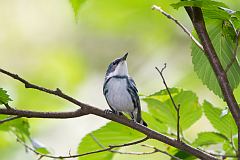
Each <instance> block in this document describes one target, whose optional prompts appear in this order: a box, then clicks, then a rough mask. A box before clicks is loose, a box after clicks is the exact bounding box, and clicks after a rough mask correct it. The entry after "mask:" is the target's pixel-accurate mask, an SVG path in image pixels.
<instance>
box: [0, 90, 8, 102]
mask: <svg viewBox="0 0 240 160" xmlns="http://www.w3.org/2000/svg"><path fill="white" fill-rule="evenodd" d="M9 101H11V98H10V97H9V95H8V94H7V91H5V90H4V89H2V88H0V105H1V104H7V103H8V102H9Z"/></svg>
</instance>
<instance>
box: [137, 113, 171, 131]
mask: <svg viewBox="0 0 240 160" xmlns="http://www.w3.org/2000/svg"><path fill="white" fill-rule="evenodd" d="M142 117H143V119H144V120H145V121H146V122H147V124H148V128H151V129H153V130H156V131H158V132H160V133H167V131H168V128H167V126H166V124H164V123H163V122H161V121H160V120H159V119H158V118H157V117H154V116H153V115H152V114H150V113H147V112H142Z"/></svg>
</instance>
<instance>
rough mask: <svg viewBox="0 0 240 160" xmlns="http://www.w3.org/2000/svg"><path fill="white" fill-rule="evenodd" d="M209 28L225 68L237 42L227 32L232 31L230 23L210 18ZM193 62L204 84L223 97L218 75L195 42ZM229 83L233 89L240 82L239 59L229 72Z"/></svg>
mask: <svg viewBox="0 0 240 160" xmlns="http://www.w3.org/2000/svg"><path fill="white" fill-rule="evenodd" d="M206 25H207V30H208V33H209V36H210V39H211V40H212V43H213V46H214V48H215V50H216V53H217V55H218V58H219V60H220V62H221V64H222V66H223V68H224V69H225V68H226V67H227V65H228V64H229V63H230V62H231V59H232V56H233V50H234V47H235V44H234V42H233V40H232V37H231V36H229V34H226V31H227V32H230V30H229V28H227V27H228V25H227V24H225V23H222V21H220V20H212V19H211V20H209V21H207V23H206ZM192 63H193V65H194V70H195V72H196V73H197V75H198V77H199V78H200V79H201V80H202V82H203V84H205V85H207V87H208V88H209V89H210V90H212V91H213V92H214V93H215V94H216V95H218V96H220V97H222V93H221V89H220V86H219V84H218V81H217V78H216V75H215V73H214V71H213V69H212V67H211V65H210V63H209V61H208V59H207V57H206V55H205V54H204V52H203V51H202V50H201V49H200V48H198V47H197V46H196V45H195V44H194V43H193V45H192ZM227 76H228V80H229V83H230V85H231V87H232V89H234V88H236V87H237V86H238V84H239V82H240V67H239V64H238V61H235V62H234V63H233V64H232V66H231V68H230V69H229V70H228V72H227Z"/></svg>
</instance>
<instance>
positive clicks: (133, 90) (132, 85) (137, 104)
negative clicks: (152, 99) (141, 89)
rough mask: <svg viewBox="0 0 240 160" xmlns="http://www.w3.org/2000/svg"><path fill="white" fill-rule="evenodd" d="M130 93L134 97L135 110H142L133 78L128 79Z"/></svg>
mask: <svg viewBox="0 0 240 160" xmlns="http://www.w3.org/2000/svg"><path fill="white" fill-rule="evenodd" d="M128 92H129V93H130V95H131V97H132V101H133V104H134V108H138V109H139V110H140V101H139V96H138V90H137V87H136V84H135V82H134V80H133V79H132V78H131V77H129V78H128Z"/></svg>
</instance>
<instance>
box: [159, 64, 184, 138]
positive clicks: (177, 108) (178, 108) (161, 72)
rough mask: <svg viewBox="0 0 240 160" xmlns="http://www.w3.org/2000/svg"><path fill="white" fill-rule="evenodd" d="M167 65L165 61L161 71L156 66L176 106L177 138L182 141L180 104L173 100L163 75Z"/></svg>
mask: <svg viewBox="0 0 240 160" xmlns="http://www.w3.org/2000/svg"><path fill="white" fill-rule="evenodd" d="M166 67H167V64H166V63H164V67H163V68H162V69H161V71H160V70H159V69H158V68H157V67H155V68H156V69H157V71H158V73H159V74H160V76H161V77H162V80H163V84H164V86H165V88H166V90H167V92H168V95H169V97H170V99H171V101H172V104H173V106H174V108H175V110H176V112H177V140H178V141H180V104H178V106H177V105H176V104H175V102H174V100H173V97H172V94H171V92H170V91H169V88H168V86H167V83H166V81H165V78H164V76H163V71H164V69H166Z"/></svg>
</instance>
